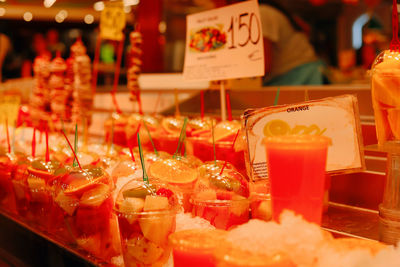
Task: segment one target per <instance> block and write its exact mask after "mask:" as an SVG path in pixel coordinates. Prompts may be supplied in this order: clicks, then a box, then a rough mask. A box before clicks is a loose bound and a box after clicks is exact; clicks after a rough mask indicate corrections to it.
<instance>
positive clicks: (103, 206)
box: [54, 165, 120, 262]
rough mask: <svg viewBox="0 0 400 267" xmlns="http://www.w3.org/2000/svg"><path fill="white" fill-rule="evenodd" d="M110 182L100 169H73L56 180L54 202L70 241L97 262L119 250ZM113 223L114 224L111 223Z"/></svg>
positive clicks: (107, 258) (109, 257)
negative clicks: (61, 214) (59, 211)
mask: <svg viewBox="0 0 400 267" xmlns="http://www.w3.org/2000/svg"><path fill="white" fill-rule="evenodd" d="M112 189H113V183H112V181H111V178H110V177H109V176H108V175H107V173H106V172H105V171H104V170H102V169H101V168H99V167H96V166H93V165H88V166H85V167H83V169H82V170H80V169H78V168H73V169H72V170H70V171H68V172H67V173H65V174H64V175H61V176H60V177H59V178H58V181H57V188H56V190H55V194H54V202H55V203H56V205H57V206H58V207H59V209H61V210H62V211H63V215H64V220H65V227H66V228H67V229H68V231H69V233H70V235H71V236H70V240H71V239H72V240H73V241H74V243H75V244H76V245H77V246H78V247H79V248H81V249H83V250H85V251H86V252H88V253H90V254H92V255H93V256H94V257H96V259H98V260H100V261H105V262H110V261H111V258H112V257H113V256H116V255H118V253H119V251H120V244H119V239H117V238H115V237H118V231H117V229H116V228H115V227H116V217H114V216H113V214H112V208H113V200H112V196H111V190H112ZM113 220H115V222H114V221H113Z"/></svg>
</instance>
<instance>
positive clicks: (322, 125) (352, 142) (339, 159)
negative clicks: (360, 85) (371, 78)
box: [244, 95, 365, 181]
mask: <svg viewBox="0 0 400 267" xmlns="http://www.w3.org/2000/svg"><path fill="white" fill-rule="evenodd" d="M244 119H245V128H246V134H247V141H248V151H247V152H248V153H247V157H248V159H247V163H246V164H247V169H248V173H249V177H251V178H252V180H254V181H257V180H263V179H267V178H268V171H267V162H266V161H267V160H266V151H265V145H264V142H263V140H264V138H265V137H269V136H274V135H289V134H313V135H324V136H327V137H329V138H330V139H331V140H332V144H331V145H330V146H329V147H328V158H327V163H326V165H327V166H326V171H327V172H329V173H343V172H354V171H360V170H362V169H364V168H365V162H364V153H363V143H362V136H361V126H360V118H359V113H358V101H357V98H356V97H355V96H354V95H342V96H337V97H329V98H325V99H321V100H315V101H308V102H303V103H298V104H293V105H282V106H276V107H267V108H262V109H258V110H251V111H246V113H245V115H244Z"/></svg>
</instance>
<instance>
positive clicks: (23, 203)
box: [11, 155, 34, 218]
mask: <svg viewBox="0 0 400 267" xmlns="http://www.w3.org/2000/svg"><path fill="white" fill-rule="evenodd" d="M33 160H34V159H33V158H32V157H26V156H22V155H21V157H18V160H17V162H16V166H15V169H14V172H13V175H12V179H11V182H12V186H13V192H14V198H15V204H16V211H17V214H18V215H19V216H21V217H22V218H26V217H27V213H28V208H29V200H30V193H29V190H28V182H27V178H28V175H27V173H28V171H27V169H28V167H29V166H31V164H32V161H33Z"/></svg>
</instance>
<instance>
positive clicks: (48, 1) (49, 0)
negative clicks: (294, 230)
mask: <svg viewBox="0 0 400 267" xmlns="http://www.w3.org/2000/svg"><path fill="white" fill-rule="evenodd" d="M55 2H56V0H44V1H43V5H44V7H47V8H49V7H51V6H52V5H54V3H55Z"/></svg>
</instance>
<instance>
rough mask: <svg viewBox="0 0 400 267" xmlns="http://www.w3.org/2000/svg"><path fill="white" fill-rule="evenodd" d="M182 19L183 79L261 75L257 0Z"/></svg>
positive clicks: (262, 50)
mask: <svg viewBox="0 0 400 267" xmlns="http://www.w3.org/2000/svg"><path fill="white" fill-rule="evenodd" d="M186 21H187V30H186V51H185V63H184V69H183V75H184V77H185V79H188V80H209V81H210V80H224V79H232V78H244V77H255V76H263V75H264V48H263V36H262V27H261V21H260V12H259V7H258V3H257V1H246V2H242V3H238V4H234V5H229V6H226V7H222V8H217V9H213V10H210V11H205V12H200V13H196V14H192V15H188V16H187V18H186Z"/></svg>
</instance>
